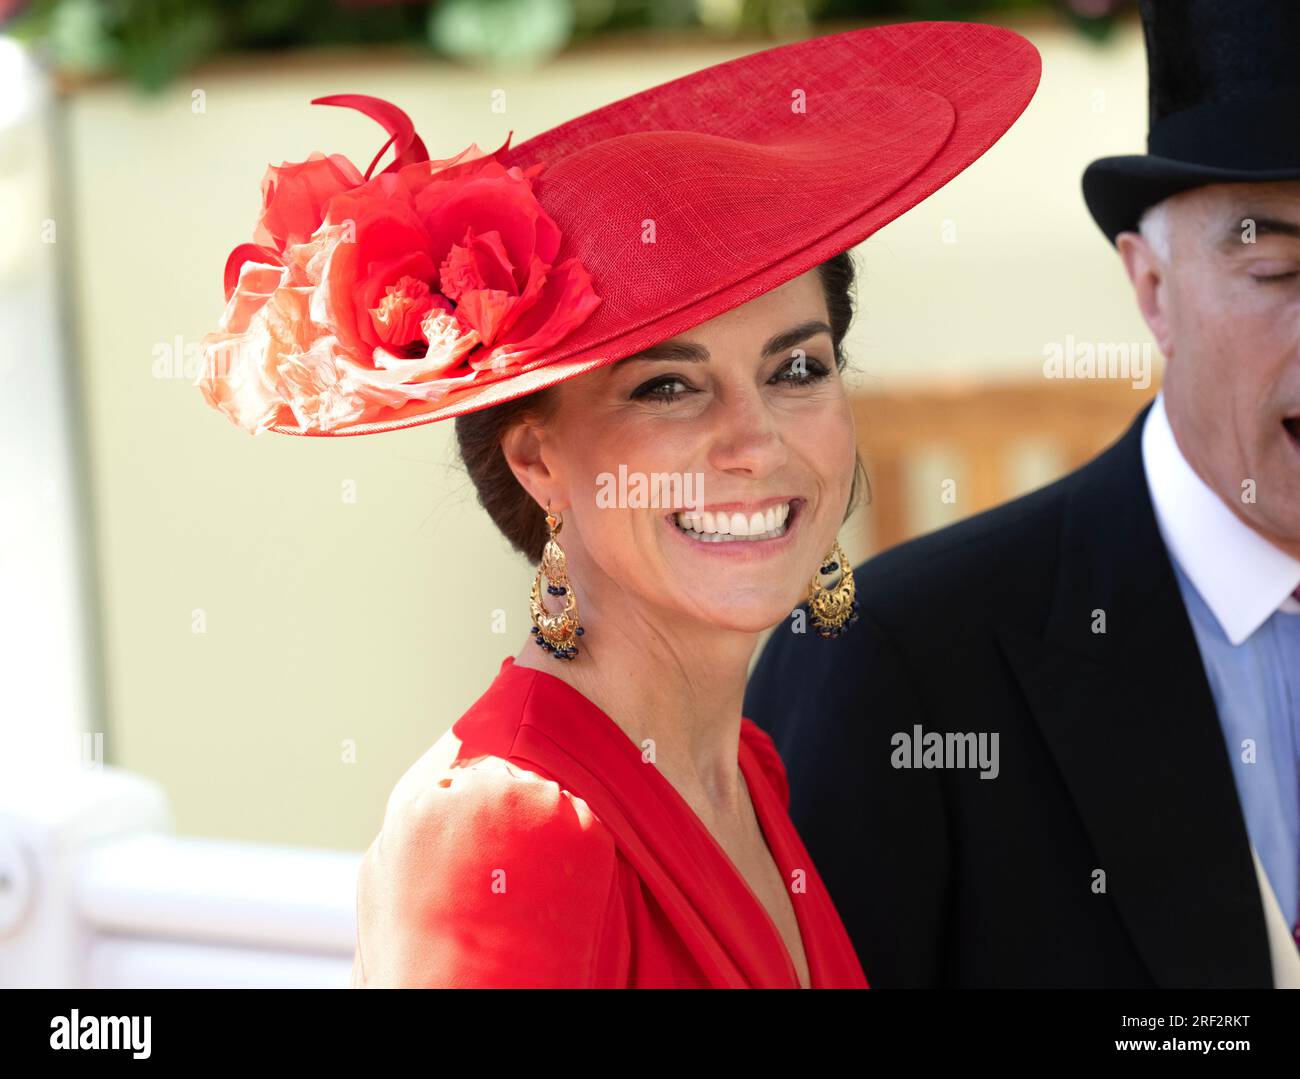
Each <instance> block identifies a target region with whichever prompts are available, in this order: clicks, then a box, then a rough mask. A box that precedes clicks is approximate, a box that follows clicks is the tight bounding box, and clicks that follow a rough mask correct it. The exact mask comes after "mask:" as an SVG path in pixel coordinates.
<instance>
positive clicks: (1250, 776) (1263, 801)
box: [1174, 563, 1300, 926]
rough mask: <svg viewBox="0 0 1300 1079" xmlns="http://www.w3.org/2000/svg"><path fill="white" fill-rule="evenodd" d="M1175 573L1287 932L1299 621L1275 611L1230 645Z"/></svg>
mask: <svg viewBox="0 0 1300 1079" xmlns="http://www.w3.org/2000/svg"><path fill="white" fill-rule="evenodd" d="M1174 573H1175V574H1176V576H1177V577H1178V587H1179V589H1180V590H1181V591H1182V593H1183V602H1184V603H1185V604H1186V606H1187V613H1188V615H1189V616H1190V618H1191V622H1192V629H1193V630H1194V631H1195V633H1196V643H1197V645H1198V646H1199V647H1200V650H1201V660H1202V661H1203V662H1204V664H1205V673H1206V675H1207V676H1208V678H1209V682H1210V692H1211V693H1212V694H1213V695H1214V705H1215V708H1216V709H1218V713H1219V723H1220V724H1221V725H1222V727H1223V737H1224V741H1225V742H1226V743H1227V746H1228V756H1229V758H1230V759H1231V761H1232V772H1233V775H1234V776H1235V778H1236V780H1237V795H1238V797H1239V798H1240V800H1241V808H1242V811H1243V813H1244V814H1245V817H1246V829H1247V831H1248V832H1249V833H1250V839H1251V842H1252V843H1254V844H1255V850H1257V851H1258V852H1259V860H1260V861H1261V862H1262V863H1263V865H1264V872H1265V873H1267V874H1268V881H1269V883H1270V884H1271V885H1272V886H1273V891H1274V892H1275V893H1276V894H1277V901H1278V905H1279V906H1281V908H1282V916H1283V917H1284V918H1286V920H1287V924H1288V925H1291V926H1294V925H1295V924H1296V913H1297V910H1296V908H1297V903H1298V902H1300V614H1288V613H1287V612H1285V611H1281V610H1278V611H1274V612H1273V614H1272V615H1271V616H1270V617H1269V618H1268V620H1267V621H1266V622H1265V623H1264V624H1263V625H1262V626H1260V627H1259V628H1258V629H1257V630H1255V632H1254V633H1252V634H1251V635H1250V636H1249V637H1247V638H1246V639H1245V640H1244V641H1242V643H1241V644H1238V645H1234V644H1232V642H1231V641H1229V640H1228V638H1227V636H1226V635H1225V634H1224V632H1223V627H1222V626H1220V625H1219V623H1218V620H1217V619H1216V618H1215V617H1214V615H1213V614H1212V613H1211V612H1210V609H1209V607H1207V606H1206V605H1205V600H1204V599H1202V598H1201V594H1200V593H1199V592H1197V591H1196V589H1195V588H1194V587H1193V586H1192V583H1191V581H1189V580H1188V579H1187V575H1186V574H1185V573H1183V571H1182V570H1181V569H1179V567H1178V565H1177V564H1176V563H1175V565H1174ZM1207 869H1209V867H1207ZM1211 871H1212V870H1211Z"/></svg>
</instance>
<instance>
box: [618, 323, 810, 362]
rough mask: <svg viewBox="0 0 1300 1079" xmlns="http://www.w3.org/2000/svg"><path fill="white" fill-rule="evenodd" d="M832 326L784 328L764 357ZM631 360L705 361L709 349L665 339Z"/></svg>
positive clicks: (768, 345) (773, 340)
mask: <svg viewBox="0 0 1300 1079" xmlns="http://www.w3.org/2000/svg"><path fill="white" fill-rule="evenodd" d="M830 332H831V328H830V327H829V326H828V325H827V324H826V323H825V322H822V321H821V320H820V319H808V320H807V321H806V322H801V323H799V325H797V326H792V327H791V328H790V329H788V330H782V331H781V332H780V333H778V334H776V335H774V336H773V337H772V338H771V339H770V340H769V341H768V342H767V344H765V345H764V346H763V358H764V359H766V358H767V357H769V356H775V355H776V354H777V353H780V352H785V351H787V350H788V349H791V348H794V346H795V345H797V344H798V343H799V342H800V341H804V340H807V339H808V338H809V337H812V336H814V335H815V334H819V333H830ZM628 359H630V360H676V361H678V362H681V363H705V362H707V361H708V359H709V350H708V349H707V348H705V347H704V346H703V345H697V344H696V343H695V342H694V341H665V342H663V343H662V344H658V345H651V346H650V347H649V348H647V349H642V350H641V351H640V352H638V353H636V354H635V355H632V356H629V357H628Z"/></svg>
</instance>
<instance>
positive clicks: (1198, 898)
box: [999, 410, 1272, 987]
mask: <svg viewBox="0 0 1300 1079" xmlns="http://www.w3.org/2000/svg"><path fill="white" fill-rule="evenodd" d="M1145 418H1146V411H1145V410H1144V411H1143V413H1142V414H1141V415H1140V416H1139V417H1138V419H1137V420H1136V421H1135V422H1134V424H1133V426H1132V427H1131V428H1130V429H1129V431H1128V433H1127V434H1126V435H1125V436H1124V437H1123V438H1122V439H1121V440H1120V441H1119V442H1118V443H1117V444H1116V445H1115V446H1113V447H1112V448H1111V449H1109V450H1108V451H1106V453H1104V454H1103V455H1102V456H1101V457H1099V458H1098V459H1097V460H1096V461H1094V462H1092V463H1091V464H1090V465H1088V466H1086V467H1085V468H1084V469H1083V470H1082V471H1081V472H1080V473H1078V474H1077V476H1076V477H1075V478H1074V480H1073V481H1072V482H1071V484H1070V487H1069V491H1068V493H1067V495H1066V501H1065V506H1064V513H1063V519H1062V526H1061V534H1060V555H1059V560H1058V564H1057V579H1056V589H1055V594H1054V596H1053V597H1052V600H1051V606H1050V610H1049V613H1048V615H1047V621H1046V627H1045V630H1044V632H1042V633H1037V632H1031V631H1029V630H1028V629H1025V628H1023V627H1013V626H1004V627H1003V628H1002V629H1001V630H1000V631H999V637H1000V640H1001V643H1002V646H1003V650H1004V652H1005V654H1006V656H1007V659H1008V662H1010V664H1011V665H1012V667H1013V669H1014V670H1015V672H1016V676H1017V678H1018V680H1019V683H1020V685H1021V688H1022V690H1023V691H1024V694H1025V696H1026V698H1027V699H1028V701H1029V705H1030V708H1031V710H1032V711H1033V714H1034V717H1035V719H1036V721H1037V722H1038V724H1039V726H1040V727H1041V729H1042V732H1043V735H1044V738H1045V740H1046V742H1047V745H1048V747H1049V749H1050V751H1051V753H1052V754H1053V756H1054V757H1055V759H1056V762H1057V765H1058V766H1059V768H1060V770H1061V774H1062V776H1063V777H1064V780H1065V784H1066V787H1067V788H1068V790H1069V792H1070V795H1071V797H1072V799H1073V800H1074V802H1075V805H1076V807H1077V808H1078V811H1079V813H1080V815H1081V817H1082V820H1083V822H1084V825H1085V827H1086V829H1087V831H1088V834H1089V836H1090V838H1091V839H1092V842H1093V846H1094V849H1095V850H1096V852H1097V857H1098V868H1099V869H1102V870H1104V871H1105V873H1106V888H1107V891H1108V892H1109V894H1110V895H1111V897H1112V899H1113V900H1114V901H1115V905H1116V908H1117V909H1118V911H1119V914H1120V917H1121V918H1122V919H1123V921H1124V923H1125V925H1126V927H1127V928H1128V931H1129V933H1130V934H1131V936H1132V939H1133V942H1134V945H1135V946H1136V948H1137V950H1138V952H1139V953H1140V954H1141V955H1142V957H1143V959H1144V961H1145V963H1146V964H1147V966H1148V968H1149V969H1150V971H1151V973H1152V976H1153V978H1154V979H1155V981H1156V983H1157V984H1158V985H1160V986H1162V987H1174V986H1187V987H1208V986H1225V987H1244V986H1271V985H1272V973H1271V964H1270V960H1269V952H1268V938H1267V933H1266V927H1265V922H1264V913H1263V907H1262V905H1261V901H1260V894H1259V889H1258V887H1257V884H1256V880H1255V873H1254V868H1253V864H1252V861H1251V854H1250V844H1249V839H1248V836H1247V832H1246V826H1245V821H1244V819H1243V817H1242V812H1241V807H1240V804H1239V802H1238V799H1237V791H1236V786H1235V782H1234V780H1233V776H1232V769H1231V765H1230V762H1229V760H1228V756H1227V749H1226V747H1225V745H1224V741H1223V734H1222V730H1221V728H1220V726H1219V721H1218V716H1217V713H1216V712H1215V708H1214V699H1213V696H1212V695H1211V693H1210V687H1209V683H1208V682H1207V680H1206V677H1205V671H1204V667H1203V665H1202V662H1201V657H1200V652H1199V650H1198V648H1197V645H1196V638H1195V636H1194V634H1193V632H1192V628H1191V624H1190V622H1189V621H1188V618H1187V613H1186V610H1185V608H1184V606H1183V601H1182V596H1181V594H1180V593H1179V591H1178V585H1177V582H1176V581H1175V579H1174V575H1173V570H1172V567H1171V566H1170V563H1169V557H1168V554H1167V553H1166V551H1165V547H1164V543H1163V541H1162V540H1161V538H1160V533H1159V529H1158V527H1157V525H1156V520H1155V514H1154V511H1153V509H1152V506H1151V501H1150V495H1149V492H1148V490H1147V486H1146V473H1145V471H1144V469H1143V465H1142V454H1141V430H1142V423H1143V421H1144V420H1145ZM1103 617H1104V627H1105V631H1104V632H1097V629H1098V628H1099V626H1100V619H1101V618H1103Z"/></svg>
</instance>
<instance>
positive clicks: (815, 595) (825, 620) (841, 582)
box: [808, 540, 858, 638]
mask: <svg viewBox="0 0 1300 1079" xmlns="http://www.w3.org/2000/svg"><path fill="white" fill-rule="evenodd" d="M836 570H838V571H839V579H838V580H837V581H836V582H835V583H834V584H833V585H830V586H829V587H828V586H827V585H824V584H822V583H821V578H822V577H824V576H825V575H826V574H828V573H834V572H836ZM808 611H809V613H810V614H811V615H812V623H813V626H815V627H816V629H817V634H818V636H821V637H825V638H830V637H839V636H842V635H843V634H845V633H847V632H848V629H849V626H851V625H853V623H854V622H856V621H857V620H858V601H857V587H856V585H855V584H854V581H853V568H852V567H851V566H850V565H849V560H848V559H847V558H846V557H845V556H844V548H842V547H841V546H840V542H839V540H836V541H835V546H834V547H832V548H831V551H830V554H828V555H827V556H826V557H825V559H823V560H822V564H821V568H820V569H819V570H818V571H817V572H816V573H815V574H814V575H813V579H812V583H811V584H810V585H809V586H808Z"/></svg>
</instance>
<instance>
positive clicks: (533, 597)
mask: <svg viewBox="0 0 1300 1079" xmlns="http://www.w3.org/2000/svg"><path fill="white" fill-rule="evenodd" d="M563 526H564V518H563V517H561V516H560V515H559V514H553V513H551V507H550V503H547V506H546V527H547V529H548V530H549V531H550V533H551V535H550V538H549V539H547V541H546V546H545V547H544V548H542V564H541V565H540V566H538V567H537V576H536V577H534V578H533V589H532V592H531V594H530V595H529V598H528V609H529V611H531V612H532V616H533V630H532V632H533V640H535V641H536V642H537V644H538V646H539V647H541V648H543V649H544V650H546V651H547V652H550V653H551V655H553V656H554V657H555V658H556V659H572V658H573V657H574V656H576V655H577V654H578V638H579V637H581V636H582V632H583V630H582V626H580V625H579V624H578V600H577V597H575V596H574V594H573V588H572V586H571V585H570V584H569V571H568V569H567V567H566V566H565V562H564V551H562V550H561V549H560V545H559V544H558V543H556V542H555V537H556V536H557V535H559V532H560V529H561V528H562V527H563ZM543 577H545V578H546V591H547V594H548V595H552V596H563V597H564V609H563V610H561V611H556V612H551V611H548V610H547V609H546V606H545V604H543V603H542V578H543Z"/></svg>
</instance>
